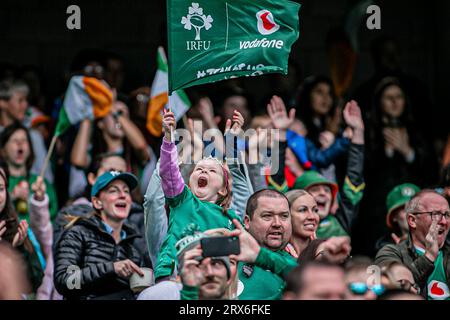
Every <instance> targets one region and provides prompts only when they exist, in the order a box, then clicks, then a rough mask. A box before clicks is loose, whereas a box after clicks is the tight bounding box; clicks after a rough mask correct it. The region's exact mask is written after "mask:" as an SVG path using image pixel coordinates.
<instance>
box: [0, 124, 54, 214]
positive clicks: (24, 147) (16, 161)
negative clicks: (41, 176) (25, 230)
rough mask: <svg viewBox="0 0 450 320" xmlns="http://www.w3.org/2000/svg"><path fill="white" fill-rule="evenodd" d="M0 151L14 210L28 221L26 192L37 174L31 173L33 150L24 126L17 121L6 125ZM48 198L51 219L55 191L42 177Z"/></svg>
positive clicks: (27, 196) (28, 191)
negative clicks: (7, 175) (7, 173)
mask: <svg viewBox="0 0 450 320" xmlns="http://www.w3.org/2000/svg"><path fill="white" fill-rule="evenodd" d="M0 154H1V156H2V157H3V158H4V160H5V162H6V164H7V166H8V170H9V173H10V175H9V181H8V183H9V188H8V192H10V193H11V198H12V201H13V203H14V205H15V209H16V211H17V213H18V214H19V215H20V217H21V218H24V219H26V220H27V221H29V203H28V200H29V194H30V191H31V185H32V184H33V183H35V182H36V180H37V179H38V176H37V175H36V174H33V173H31V171H30V170H31V167H32V165H33V161H34V151H33V146H32V142H31V138H30V134H29V131H28V129H27V128H25V127H24V126H23V125H22V124H20V123H19V122H15V123H13V124H11V125H9V126H7V127H6V128H5V129H4V130H3V132H2V133H1V135H0ZM44 182H45V185H46V193H47V195H48V197H49V204H50V216H51V218H52V219H53V218H54V217H55V215H56V213H57V210H58V202H57V197H56V192H55V189H54V187H53V185H51V184H49V183H48V182H47V181H46V180H44Z"/></svg>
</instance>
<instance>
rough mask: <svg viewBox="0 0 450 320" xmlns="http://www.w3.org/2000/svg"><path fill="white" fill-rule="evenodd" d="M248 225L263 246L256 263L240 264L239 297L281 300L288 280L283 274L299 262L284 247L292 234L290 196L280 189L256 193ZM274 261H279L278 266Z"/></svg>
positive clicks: (249, 230)
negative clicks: (288, 197)
mask: <svg viewBox="0 0 450 320" xmlns="http://www.w3.org/2000/svg"><path fill="white" fill-rule="evenodd" d="M244 224H245V229H247V231H248V232H249V233H250V235H252V236H253V238H254V239H255V240H256V241H257V242H258V244H259V245H260V246H261V248H260V250H259V253H258V256H257V258H256V261H255V262H254V263H243V262H240V263H239V266H238V272H239V289H238V295H239V299H240V300H247V299H251V300H255V299H256V300H263V299H269V300H274V299H280V298H281V296H282V294H283V290H284V287H285V281H284V279H283V277H280V275H279V274H283V273H284V274H287V272H288V271H290V270H291V269H292V268H294V267H295V266H296V265H297V263H296V261H295V259H294V258H293V257H292V256H291V255H290V254H289V253H288V252H287V251H285V250H284V248H285V247H286V245H287V243H288V241H289V239H290V238H291V234H292V225H291V214H290V208H289V202H288V199H287V198H286V196H285V195H284V194H282V193H280V192H278V191H276V190H268V189H264V190H260V191H258V192H256V193H254V194H253V195H252V196H251V197H250V198H249V199H248V202H247V208H246V215H245V218H244ZM241 247H242V246H241ZM273 261H278V262H279V264H278V266H277V264H276V263H275V264H273ZM279 267H282V268H286V270H285V271H282V270H281V269H280V268H279ZM274 269H275V270H274ZM267 270H274V271H276V270H278V271H279V272H276V273H277V274H276V273H273V272H271V271H267Z"/></svg>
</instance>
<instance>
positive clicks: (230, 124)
mask: <svg viewBox="0 0 450 320" xmlns="http://www.w3.org/2000/svg"><path fill="white" fill-rule="evenodd" d="M243 126H244V117H243V116H242V114H241V113H240V112H239V111H237V110H234V112H233V119H227V122H226V123H225V134H227V133H228V132H231V134H233V135H238V134H240V133H241V132H242V127H243Z"/></svg>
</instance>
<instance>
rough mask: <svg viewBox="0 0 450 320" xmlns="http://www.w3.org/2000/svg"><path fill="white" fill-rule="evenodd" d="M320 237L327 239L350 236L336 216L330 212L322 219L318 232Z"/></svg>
mask: <svg viewBox="0 0 450 320" xmlns="http://www.w3.org/2000/svg"><path fill="white" fill-rule="evenodd" d="M316 235H317V238H318V239H327V238H331V237H339V236H348V234H347V232H345V230H344V228H343V227H342V226H341V224H340V223H339V221H338V220H337V219H336V217H335V216H333V215H331V214H329V215H328V216H327V217H326V218H325V219H323V220H322V221H320V223H319V227H318V228H317V232H316Z"/></svg>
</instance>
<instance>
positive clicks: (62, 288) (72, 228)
mask: <svg viewBox="0 0 450 320" xmlns="http://www.w3.org/2000/svg"><path fill="white" fill-rule="evenodd" d="M137 184H138V183H137V179H136V177H135V176H134V175H132V174H129V173H119V172H117V171H110V172H106V173H104V174H103V175H101V176H100V177H99V178H98V179H97V181H96V182H95V184H94V186H93V187H92V192H91V197H92V205H93V207H94V211H93V212H92V214H90V215H88V216H86V217H82V218H81V217H76V218H74V219H73V220H72V221H71V222H70V223H69V224H68V225H67V227H66V230H65V231H64V233H63V234H62V235H61V238H60V240H59V242H58V243H57V245H56V250H55V286H56V288H57V290H58V292H59V293H61V294H62V295H63V296H64V298H65V299H103V300H106V299H134V295H133V293H132V291H131V290H130V285H129V280H128V279H129V278H130V277H131V275H132V274H133V273H135V272H136V273H138V274H139V275H141V276H142V275H143V273H142V270H141V269H140V268H139V265H140V263H141V254H140V253H139V251H138V249H137V248H136V247H134V245H133V240H134V239H135V238H136V237H138V234H137V232H136V231H135V230H134V229H133V228H132V227H131V226H128V225H127V224H125V223H124V221H125V219H126V218H127V217H128V215H129V213H130V210H131V202H132V200H131V195H130V193H131V191H132V190H133V189H134V188H135V187H136V186H137Z"/></svg>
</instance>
